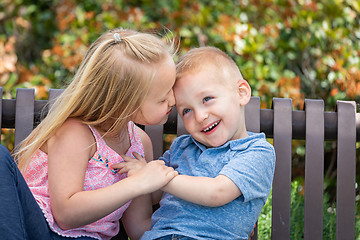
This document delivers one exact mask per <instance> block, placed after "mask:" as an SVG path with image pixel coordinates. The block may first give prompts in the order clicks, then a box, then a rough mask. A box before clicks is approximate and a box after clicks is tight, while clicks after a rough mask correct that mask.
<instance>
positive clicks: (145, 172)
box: [112, 153, 178, 194]
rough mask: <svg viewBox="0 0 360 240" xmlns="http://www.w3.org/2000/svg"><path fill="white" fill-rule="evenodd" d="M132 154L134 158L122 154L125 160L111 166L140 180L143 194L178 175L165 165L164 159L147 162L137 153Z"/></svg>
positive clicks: (157, 188) (158, 187)
mask: <svg viewBox="0 0 360 240" xmlns="http://www.w3.org/2000/svg"><path fill="white" fill-rule="evenodd" d="M134 156H135V157H136V159H134V158H131V157H128V156H123V159H124V160H125V162H122V163H118V164H114V165H112V167H113V168H118V169H120V171H119V173H124V172H127V173H128V177H129V178H133V179H135V178H136V179H137V181H140V182H141V183H142V184H141V186H143V187H144V194H146V193H151V192H154V191H156V190H159V189H160V188H162V187H164V186H165V185H166V184H168V182H170V181H171V180H172V179H173V178H174V177H176V176H177V175H178V172H177V171H175V170H174V169H173V168H172V167H167V166H165V163H164V161H161V160H153V161H150V162H149V163H147V162H146V161H145V159H143V158H142V157H141V156H140V155H139V154H138V153H134Z"/></svg>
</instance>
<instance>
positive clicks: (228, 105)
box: [174, 67, 250, 147]
mask: <svg viewBox="0 0 360 240" xmlns="http://www.w3.org/2000/svg"><path fill="white" fill-rule="evenodd" d="M213 69H214V68H212V67H202V68H201V70H199V71H198V72H191V73H190V72H189V73H187V74H185V75H183V76H182V77H181V78H180V79H177V80H176V82H175V86H174V94H175V100H176V108H177V110H178V112H179V114H180V116H181V118H182V120H183V122H184V126H185V128H186V130H187V131H188V132H189V133H190V134H191V135H192V136H193V137H194V138H195V139H196V140H197V141H199V142H201V143H202V144H204V145H205V146H207V147H217V146H221V145H223V144H224V143H226V142H227V141H229V140H234V139H238V138H241V137H244V136H247V132H246V130H245V124H244V121H245V120H244V112H243V107H241V106H242V105H245V104H246V103H247V101H244V99H245V98H247V97H243V94H241V90H240V89H242V88H243V85H244V84H245V85H247V86H248V84H247V82H246V81H245V80H240V81H238V82H236V81H232V80H227V79H224V77H223V75H221V74H219V73H216V72H215V71H214V70H213ZM235 77H236V76H235ZM246 89H247V88H246ZM249 89H250V88H249ZM246 91H247V90H246ZM245 102H246V103H245ZM244 103H245V104H244Z"/></svg>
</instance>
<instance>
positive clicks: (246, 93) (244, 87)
mask: <svg viewBox="0 0 360 240" xmlns="http://www.w3.org/2000/svg"><path fill="white" fill-rule="evenodd" d="M237 86H238V91H239V96H240V104H241V106H245V105H246V104H247V103H248V102H249V101H250V98H251V87H250V85H249V83H248V82H247V81H246V80H244V79H241V80H239V81H238V82H237Z"/></svg>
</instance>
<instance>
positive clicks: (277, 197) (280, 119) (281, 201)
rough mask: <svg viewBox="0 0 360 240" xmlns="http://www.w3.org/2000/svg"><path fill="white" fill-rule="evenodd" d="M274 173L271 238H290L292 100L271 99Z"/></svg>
mask: <svg viewBox="0 0 360 240" xmlns="http://www.w3.org/2000/svg"><path fill="white" fill-rule="evenodd" d="M273 108H274V148H275V152H276V165H275V175H274V181H273V190H272V228H271V239H279V240H282V239H290V201H291V139H292V101H291V99H280V98H274V99H273Z"/></svg>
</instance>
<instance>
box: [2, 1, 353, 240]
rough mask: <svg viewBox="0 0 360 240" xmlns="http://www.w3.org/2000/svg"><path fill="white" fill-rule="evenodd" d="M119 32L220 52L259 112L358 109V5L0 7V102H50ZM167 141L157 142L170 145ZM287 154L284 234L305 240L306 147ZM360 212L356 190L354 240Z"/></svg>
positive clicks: (330, 216) (328, 201) (262, 231)
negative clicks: (310, 103)
mask: <svg viewBox="0 0 360 240" xmlns="http://www.w3.org/2000/svg"><path fill="white" fill-rule="evenodd" d="M120 26H121V27H123V28H132V29H136V30H140V31H152V32H153V31H155V32H159V33H161V32H162V31H163V30H164V29H165V28H167V29H169V30H170V31H172V32H173V33H174V35H175V36H176V37H177V38H179V40H180V43H181V46H180V52H179V54H180V55H181V54H182V53H183V52H186V51H187V50H188V49H190V48H192V47H197V46H203V45H212V46H216V47H218V48H220V49H222V50H224V51H225V52H226V53H228V54H229V55H230V56H231V57H232V58H233V59H234V60H235V62H236V63H237V64H238V66H239V68H240V70H241V72H242V73H243V75H244V77H245V79H247V80H248V81H249V83H250V85H251V87H252V93H253V96H257V97H260V99H261V106H262V108H270V107H271V104H272V98H273V97H285V98H291V99H292V101H293V108H294V109H299V110H302V109H303V105H304V100H305V98H311V99H323V100H324V101H325V111H335V107H336V101H337V100H339V99H340V100H354V101H356V102H357V103H359V100H360V1H359V0H318V1H312V0H238V1H235V0H233V1H230V0H222V1H215V0H197V1H190V0H173V1H168V0H158V1H151V0H143V1H140V0H86V1H76V0H37V1H30V0H1V3H0V86H1V87H2V88H3V92H4V96H3V97H4V98H15V97H16V96H15V93H16V88H35V90H36V99H47V97H48V96H47V94H48V89H49V88H64V87H65V86H66V84H67V83H68V82H69V81H70V80H71V78H72V76H73V75H74V73H75V71H76V69H77V66H78V65H79V63H80V61H81V60H82V58H83V56H84V54H85V52H86V50H87V49H88V47H89V46H90V44H91V43H92V42H93V41H94V40H95V39H96V38H97V37H99V36H100V35H101V34H102V33H103V32H104V31H107V30H109V29H112V28H117V27H120ZM175 60H176V59H175ZM173 137H174V136H171V135H169V136H164V138H165V141H166V142H168V143H170V142H171V141H172V139H173ZM1 143H2V144H3V145H5V146H7V147H8V149H9V150H12V148H13V135H12V134H11V130H8V129H3V130H2V136H1ZM293 146H294V149H293V155H294V156H293V188H292V189H293V192H292V205H293V210H292V214H291V217H292V220H294V221H293V222H292V223H291V232H292V239H302V234H303V225H302V223H301V221H299V220H302V219H303V218H302V217H303V175H304V153H305V147H304V143H303V142H302V141H294V144H293ZM325 148H326V153H325V171H326V172H325V182H324V184H325V185H324V188H325V189H324V190H325V193H326V195H325V197H324V239H335V236H336V235H335V222H336V219H335V216H336V209H335V206H336V205H335V202H336V199H335V196H336V194H335V189H336V171H335V170H336V142H327V143H326V144H325ZM357 156H360V154H359V146H357ZM359 159H360V157H357V166H358V169H357V173H358V174H357V182H358V183H359V165H360V160H359ZM269 201H271V198H270V199H269ZM359 205H360V194H359V186H357V201H356V206H357V213H356V218H357V219H356V226H357V227H356V228H357V236H359V230H358V229H360V223H359V221H360V220H359V218H360V206H359ZM259 222H260V223H263V224H262V225H261V224H259V239H268V237H269V234H270V226H271V204H267V205H266V206H265V208H264V211H263V213H262V215H261V216H260V219H259ZM358 239H360V237H358Z"/></svg>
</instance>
